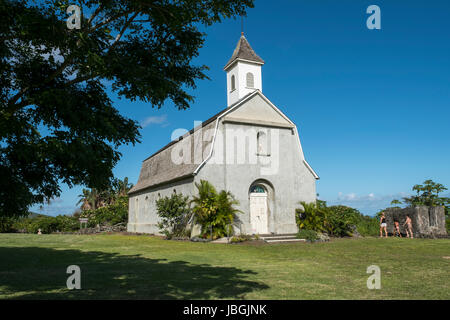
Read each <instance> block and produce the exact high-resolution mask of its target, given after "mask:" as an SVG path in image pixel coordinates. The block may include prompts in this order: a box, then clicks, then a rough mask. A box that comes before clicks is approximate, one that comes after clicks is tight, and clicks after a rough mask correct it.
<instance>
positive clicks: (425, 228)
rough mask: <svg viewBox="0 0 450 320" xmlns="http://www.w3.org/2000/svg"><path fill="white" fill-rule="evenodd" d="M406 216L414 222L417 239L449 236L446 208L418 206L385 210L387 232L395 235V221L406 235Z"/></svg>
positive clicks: (414, 233)
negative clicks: (446, 225) (446, 223)
mask: <svg viewBox="0 0 450 320" xmlns="http://www.w3.org/2000/svg"><path fill="white" fill-rule="evenodd" d="M406 215H409V217H410V218H411V220H412V227H413V235H414V237H416V238H440V237H446V236H447V230H446V228H445V209H444V207H426V206H417V207H413V208H404V209H401V208H389V209H386V210H385V216H386V223H387V231H388V233H389V234H391V235H392V234H393V233H394V221H395V220H397V221H398V222H399V224H400V232H401V233H402V235H406V226H403V224H404V223H405V221H406Z"/></svg>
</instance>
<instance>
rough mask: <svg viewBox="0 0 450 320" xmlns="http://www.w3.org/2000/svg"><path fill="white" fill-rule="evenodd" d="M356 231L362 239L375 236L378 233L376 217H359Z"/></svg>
mask: <svg viewBox="0 0 450 320" xmlns="http://www.w3.org/2000/svg"><path fill="white" fill-rule="evenodd" d="M356 230H358V232H359V233H360V234H361V235H362V236H364V237H367V236H377V235H378V234H379V233H380V224H379V221H378V219H377V217H369V216H361V218H360V219H359V221H358V222H357V224H356Z"/></svg>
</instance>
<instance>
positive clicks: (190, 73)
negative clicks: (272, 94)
mask: <svg viewBox="0 0 450 320" xmlns="http://www.w3.org/2000/svg"><path fill="white" fill-rule="evenodd" d="M69 5H78V6H79V7H80V8H81V11H82V14H81V20H80V23H81V24H80V28H79V29H77V28H75V29H69V28H68V25H67V20H68V17H69V15H68V14H67V11H66V10H67V9H68V6H69ZM248 7H253V0H177V1H162V0H155V1H151V0H104V1H99V0H42V1H31V0H30V1H26V0H0V16H1V19H0V151H1V152H0V177H1V183H0V216H7V215H8V216H14V215H21V214H26V213H27V212H28V208H29V207H30V206H31V205H33V204H36V203H43V202H44V201H45V200H46V199H51V198H53V197H55V196H58V195H60V193H61V189H60V183H65V184H67V185H68V186H69V187H72V186H73V185H85V186H87V187H88V188H96V189H98V190H104V189H105V188H106V187H107V186H108V185H109V184H110V180H111V178H112V176H113V174H112V168H113V167H114V165H115V164H116V163H117V161H118V160H119V159H120V156H121V154H120V152H119V151H118V148H119V147H120V146H121V145H124V144H135V143H138V142H139V139H140V135H139V131H138V129H139V125H138V123H137V122H136V121H133V120H131V119H127V118H126V117H123V116H122V115H120V114H119V112H118V110H116V109H115V107H114V106H113V103H112V101H111V99H110V96H109V94H110V92H109V89H111V90H112V91H113V92H114V93H115V94H116V95H117V96H119V97H120V98H126V99H129V100H131V101H134V100H136V99H139V100H141V101H144V102H147V103H149V104H151V105H152V106H155V107H157V108H160V107H162V106H163V104H164V102H165V101H166V100H167V99H170V100H172V102H173V103H174V105H175V106H176V107H178V108H179V109H186V108H188V107H189V105H190V104H191V103H192V101H193V97H192V96H191V95H190V94H189V93H188V92H187V90H188V89H192V88H195V82H196V81H197V80H199V79H206V78H207V76H206V75H205V73H204V72H205V70H206V69H207V67H206V66H196V65H193V63H192V60H193V58H195V57H197V56H198V54H199V52H198V51H199V48H201V47H202V45H203V43H204V40H205V33H203V32H201V31H200V30H199V27H200V26H202V25H203V26H209V25H212V24H213V23H216V22H220V21H221V20H222V19H224V18H229V17H235V16H239V15H245V13H246V9H247V8H248ZM107 87H108V89H107Z"/></svg>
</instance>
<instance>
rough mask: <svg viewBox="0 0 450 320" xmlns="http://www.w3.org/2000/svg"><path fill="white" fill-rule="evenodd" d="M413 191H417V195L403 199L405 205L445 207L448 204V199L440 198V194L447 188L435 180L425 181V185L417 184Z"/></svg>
mask: <svg viewBox="0 0 450 320" xmlns="http://www.w3.org/2000/svg"><path fill="white" fill-rule="evenodd" d="M412 190H413V191H416V195H413V196H410V197H405V198H403V201H404V203H406V204H407V205H408V206H418V205H424V206H445V205H446V203H448V199H447V198H444V197H439V194H440V193H441V192H443V191H445V190H447V188H446V187H445V186H444V185H442V184H440V183H436V182H434V181H433V180H425V181H424V183H423V184H416V185H414V186H413V187H412Z"/></svg>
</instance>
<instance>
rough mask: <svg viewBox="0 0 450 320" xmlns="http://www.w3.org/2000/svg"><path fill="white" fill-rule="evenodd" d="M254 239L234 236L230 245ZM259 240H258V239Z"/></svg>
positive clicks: (246, 236)
mask: <svg viewBox="0 0 450 320" xmlns="http://www.w3.org/2000/svg"><path fill="white" fill-rule="evenodd" d="M251 239H252V238H251V237H250V236H248V235H240V236H234V237H232V238H231V239H230V243H240V242H245V241H249V240H251ZM256 240H258V239H256Z"/></svg>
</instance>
